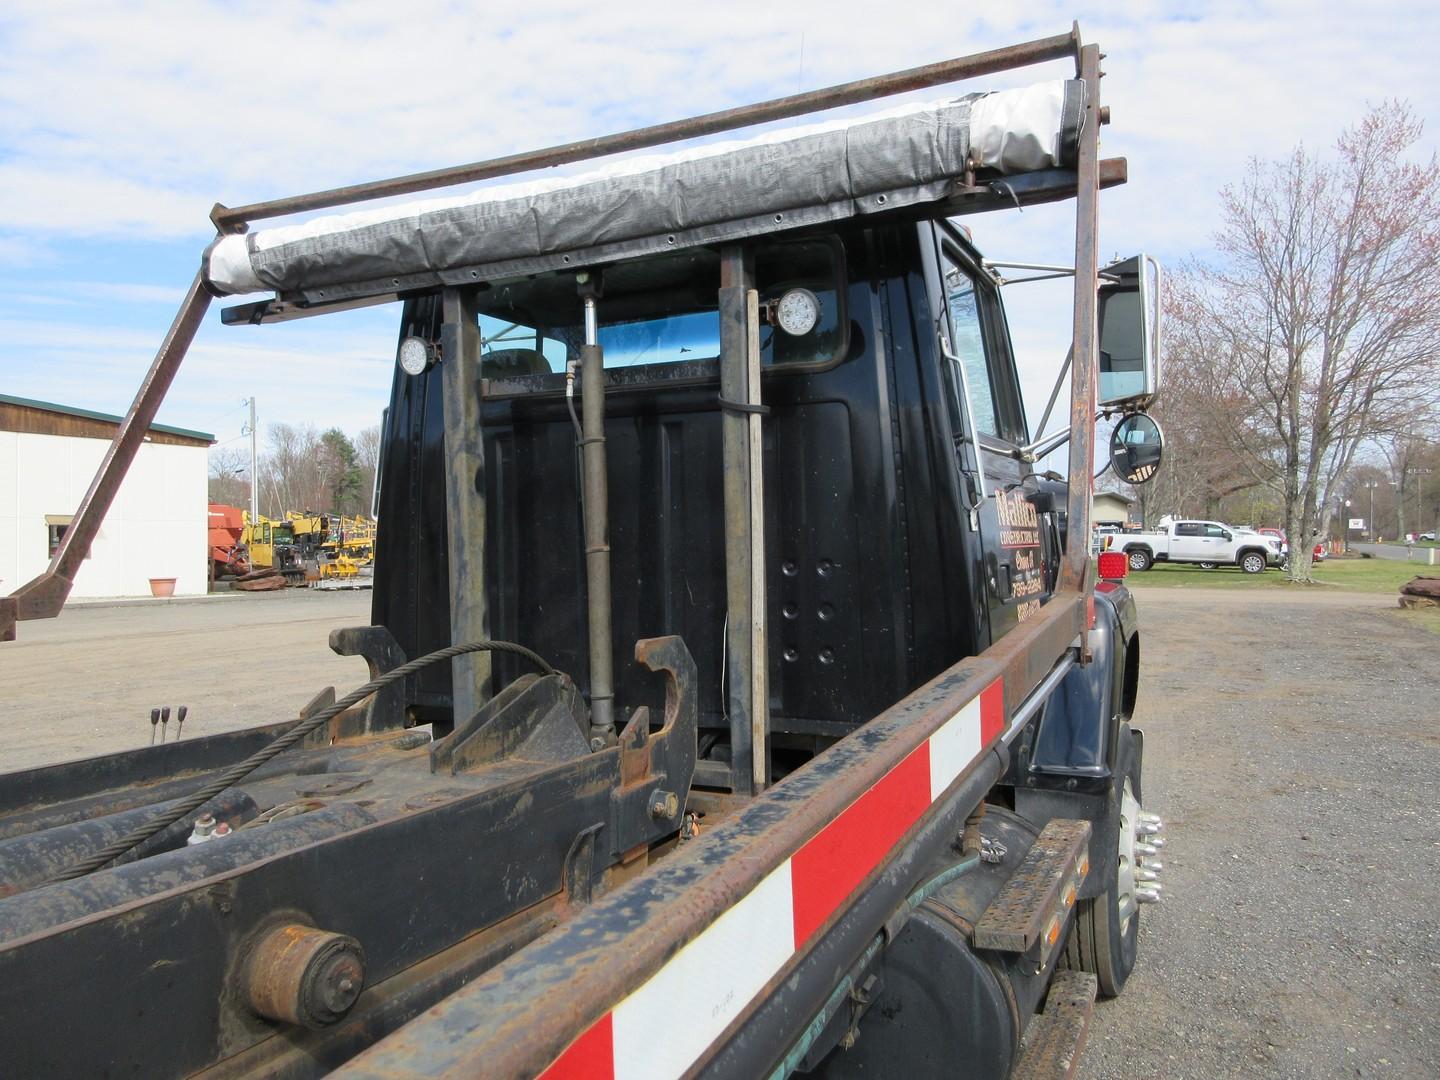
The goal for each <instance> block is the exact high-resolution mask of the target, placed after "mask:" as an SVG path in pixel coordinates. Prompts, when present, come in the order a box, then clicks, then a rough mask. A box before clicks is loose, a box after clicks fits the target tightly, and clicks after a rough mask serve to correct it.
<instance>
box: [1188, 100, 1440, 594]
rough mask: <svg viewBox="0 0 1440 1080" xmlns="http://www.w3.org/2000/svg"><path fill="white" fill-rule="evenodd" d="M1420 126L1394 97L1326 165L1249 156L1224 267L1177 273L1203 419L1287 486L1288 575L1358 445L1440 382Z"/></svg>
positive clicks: (1223, 234) (1297, 570) (1439, 242)
mask: <svg viewBox="0 0 1440 1080" xmlns="http://www.w3.org/2000/svg"><path fill="white" fill-rule="evenodd" d="M1420 130H1421V125H1420V122H1419V121H1418V120H1417V119H1416V118H1415V116H1414V114H1413V113H1412V112H1411V110H1410V108H1409V107H1408V106H1406V105H1404V104H1397V103H1388V104H1386V105H1384V106H1382V107H1379V108H1376V109H1373V110H1372V111H1371V112H1370V113H1369V114H1368V115H1367V116H1366V117H1365V118H1364V119H1363V120H1362V121H1361V122H1360V123H1359V124H1358V125H1357V126H1355V127H1354V128H1351V129H1349V130H1347V131H1345V132H1344V133H1342V135H1341V136H1340V139H1339V141H1338V142H1337V144H1336V156H1335V158H1334V159H1333V160H1330V161H1323V160H1320V159H1317V158H1315V157H1312V156H1311V155H1310V154H1309V153H1307V152H1306V150H1305V149H1304V148H1303V147H1298V148H1296V149H1295V150H1294V151H1293V152H1292V153H1291V154H1290V155H1289V156H1288V157H1287V158H1285V159H1283V160H1279V161H1274V162H1260V161H1253V162H1252V163H1251V165H1250V167H1249V170H1248V172H1247V173H1246V175H1245V177H1244V179H1243V180H1242V181H1241V182H1240V183H1239V184H1237V185H1236V186H1234V187H1230V188H1227V189H1225V191H1224V192H1222V196H1221V197H1222V226H1221V230H1220V232H1219V234H1218V236H1217V246H1218V248H1219V250H1220V252H1221V254H1222V255H1223V256H1224V259H1225V262H1224V264H1223V265H1222V266H1220V267H1206V266H1198V267H1195V268H1194V269H1193V271H1192V273H1190V274H1189V275H1188V276H1187V277H1186V278H1184V279H1183V280H1182V289H1183V300H1182V302H1183V304H1184V305H1185V306H1186V307H1187V309H1188V311H1189V318H1190V322H1191V325H1192V327H1193V328H1195V329H1196V330H1197V332H1202V333H1208V335H1209V340H1208V341H1207V342H1206V343H1205V346H1204V348H1203V349H1202V350H1198V352H1199V353H1200V359H1201V361H1202V362H1201V363H1200V364H1199V369H1200V373H1201V377H1202V378H1203V379H1204V380H1205V382H1206V383H1207V393H1209V394H1210V396H1211V398H1212V400H1213V401H1214V402H1215V408H1214V410H1213V412H1212V418H1213V420H1214V423H1215V425H1216V427H1217V428H1218V429H1221V430H1223V431H1224V432H1225V433H1226V435H1227V437H1228V438H1229V439H1230V440H1232V441H1233V444H1234V446H1235V447H1236V448H1237V449H1238V450H1239V451H1240V453H1239V454H1238V456H1237V462H1238V465H1239V467H1240V468H1242V469H1244V470H1245V471H1247V472H1248V473H1249V474H1250V475H1251V477H1253V479H1255V480H1257V481H1259V482H1261V483H1264V484H1266V485H1268V486H1270V487H1272V488H1273V489H1275V490H1276V491H1277V492H1278V493H1279V494H1280V495H1281V496H1282V497H1283V505H1284V514H1285V529H1286V532H1287V534H1288V535H1289V537H1290V540H1291V543H1290V577H1291V580H1294V581H1309V580H1311V576H1310V575H1311V553H1310V549H1311V545H1310V544H1309V543H1308V542H1307V540H1308V538H1310V537H1312V536H1314V535H1316V534H1318V533H1320V532H1322V531H1323V530H1324V529H1325V528H1326V527H1327V526H1328V523H1329V515H1330V513H1331V510H1332V509H1333V496H1334V495H1335V494H1336V491H1337V483H1338V481H1339V479H1340V477H1341V476H1343V475H1344V473H1345V472H1346V470H1347V469H1348V468H1349V466H1350V464H1351V462H1352V461H1353V460H1354V458H1355V454H1356V452H1357V450H1359V449H1360V448H1361V447H1362V446H1363V445H1365V444H1366V443H1368V442H1369V441H1371V440H1373V439H1374V438H1375V436H1376V435H1377V434H1379V433H1381V432H1384V431H1387V430H1393V429H1394V427H1395V425H1396V422H1397V420H1398V418H1399V417H1400V416H1402V415H1404V414H1408V413H1409V412H1411V411H1413V409H1414V408H1415V404H1416V402H1417V401H1418V400H1421V399H1426V398H1433V396H1434V394H1435V393H1436V391H1437V386H1440V378H1437V373H1440V368H1437V361H1436V355H1435V342H1436V340H1437V331H1440V165H1437V162H1436V160H1435V159H1434V158H1433V157H1432V158H1431V159H1430V160H1428V161H1425V162H1422V163H1419V164H1416V163H1413V162H1410V161H1408V160H1407V159H1406V154H1407V153H1408V151H1409V149H1410V147H1411V146H1412V145H1413V144H1414V143H1415V141H1416V139H1418V138H1419V135H1420Z"/></svg>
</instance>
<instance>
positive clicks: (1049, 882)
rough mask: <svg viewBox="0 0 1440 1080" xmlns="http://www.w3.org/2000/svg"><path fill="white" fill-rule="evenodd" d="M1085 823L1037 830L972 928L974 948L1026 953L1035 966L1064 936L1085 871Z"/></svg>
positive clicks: (1053, 824) (1087, 856)
mask: <svg viewBox="0 0 1440 1080" xmlns="http://www.w3.org/2000/svg"><path fill="white" fill-rule="evenodd" d="M1089 845H1090V823H1089V822H1088V821H1071V820H1068V819H1066V818H1056V819H1055V820H1053V821H1051V822H1050V824H1048V825H1046V826H1045V828H1043V829H1042V830H1040V835H1039V836H1038V837H1036V838H1035V843H1034V844H1032V845H1031V847H1030V850H1029V851H1027V852H1026V853H1025V858H1024V859H1022V860H1021V861H1020V865H1019V867H1017V868H1016V870H1015V872H1014V873H1013V874H1011V875H1010V879H1009V880H1008V881H1006V882H1005V886H1004V888H1002V889H1001V890H1000V892H999V893H998V894H997V895H996V897H995V899H994V900H992V901H990V906H989V907H987V908H986V909H985V913H984V914H983V915H981V916H980V919H979V921H978V922H976V924H975V934H974V941H975V947H976V948H978V949H995V950H997V951H999V952H1012V953H1028V952H1029V951H1030V950H1031V949H1032V948H1034V947H1035V945H1036V944H1037V943H1038V944H1039V945H1040V950H1039V951H1040V957H1039V959H1040V962H1041V963H1042V964H1044V963H1047V962H1048V961H1049V958H1050V954H1051V953H1052V952H1053V951H1054V950H1055V948H1056V946H1058V945H1059V944H1060V940H1061V938H1062V937H1064V934H1065V921H1066V919H1067V918H1068V917H1069V914H1070V910H1071V909H1072V908H1073V907H1074V906H1075V897H1076V894H1077V892H1078V890H1079V888H1080V883H1081V882H1082V881H1084V880H1085V875H1086V873H1088V872H1089V869H1090V854H1089V853H1090V846H1089Z"/></svg>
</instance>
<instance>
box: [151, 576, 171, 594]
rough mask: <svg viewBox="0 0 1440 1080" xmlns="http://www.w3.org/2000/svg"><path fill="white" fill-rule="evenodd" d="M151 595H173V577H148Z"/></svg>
mask: <svg viewBox="0 0 1440 1080" xmlns="http://www.w3.org/2000/svg"><path fill="white" fill-rule="evenodd" d="M150 595H151V596H174V595H175V579H174V578H173V577H152V578H151V579H150Z"/></svg>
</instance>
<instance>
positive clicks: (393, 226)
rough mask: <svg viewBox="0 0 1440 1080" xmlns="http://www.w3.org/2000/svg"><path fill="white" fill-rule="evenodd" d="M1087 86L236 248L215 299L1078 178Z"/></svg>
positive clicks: (453, 280)
mask: <svg viewBox="0 0 1440 1080" xmlns="http://www.w3.org/2000/svg"><path fill="white" fill-rule="evenodd" d="M1084 93H1085V90H1084V84H1083V83H1081V82H1079V81H1078V80H1071V81H1055V82H1048V83H1041V84H1038V85H1036V86H1031V87H1026V88H1025V89H1021V90H1002V91H999V92H996V93H991V94H971V95H968V96H966V97H962V98H952V99H947V100H945V101H939V102H925V103H919V104H911V105H905V106H902V107H900V108H897V109H891V110H888V111H886V112H882V113H878V114H871V115H868V116H863V117H859V118H850V119H845V120H841V121H835V122H830V123H825V124H818V125H812V126H807V127H798V128H786V129H782V130H778V131H773V132H768V133H766V134H764V135H761V136H759V137H757V138H752V139H748V140H745V141H743V142H734V141H731V142H720V143H712V144H708V145H703V146H699V147H695V148H691V149H687V150H685V151H682V152H678V153H673V154H668V155H664V156H647V157H638V158H632V159H628V160H622V161H620V162H617V163H615V164H612V165H610V166H608V167H606V168H603V169H600V170H597V171H593V172H588V173H584V174H580V175H575V176H564V177H552V178H549V179H545V180H539V181H532V182H529V183H520V184H506V185H503V186H491V187H485V188H481V189H478V190H475V191H472V192H469V193H467V194H465V195H463V196H459V197H456V198H449V199H429V200H425V201H423V202H413V203H407V204H403V205H392V206H383V207H379V208H377V209H374V210H367V211H362V212H358V213H350V214H336V215H330V216H326V217H320V218H315V219H314V220H311V221H308V222H304V223H303V224H299V225H288V226H280V227H277V228H272V229H262V230H260V231H258V232H253V233H249V234H245V235H238V236H226V237H224V238H222V239H221V240H219V241H217V242H216V243H215V244H213V245H212V246H211V248H210V250H209V251H208V252H207V254H206V259H205V273H206V278H207V280H208V282H209V284H210V285H211V286H212V287H213V288H214V289H215V290H216V291H217V292H219V293H222V294H235V293H250V292H260V291H265V290H271V289H273V290H275V291H276V292H278V293H280V294H282V295H286V296H292V297H303V298H304V299H307V300H309V301H311V302H314V301H335V300H343V299H347V298H351V297H356V296H365V295H374V294H377V293H386V292H394V291H396V290H400V289H415V288H423V287H426V286H430V285H436V284H441V283H444V284H463V283H467V282H474V281H481V280H491V281H493V280H497V279H501V278H506V277H513V276H518V275H522V274H530V273H536V272H538V271H541V270H550V269H557V268H562V267H566V266H575V267H577V268H578V267H580V266H583V265H586V264H588V263H594V262H602V261H608V260H613V259H619V258H629V257H634V256H636V255H644V254H653V253H656V252H660V251H666V250H671V251H674V250H678V249H681V248H685V247H692V246H695V245H698V244H713V243H718V242H721V241H732V240H737V239H740V238H743V237H747V236H755V235H759V234H763V233H768V232H775V231H778V230H781V229H792V228H796V227H798V226H801V225H807V224H813V223H816V222H821V221H833V220H838V219H840V218H846V217H851V216H853V215H856V214H861V213H872V212H876V211H886V210H892V209H895V208H897V207H901V206H907V205H911V204H914V203H919V202H927V201H933V200H936V199H939V198H942V197H943V196H944V195H945V194H946V193H947V192H948V191H949V190H950V188H951V186H952V183H953V180H954V178H955V177H957V176H960V175H961V174H963V173H964V171H965V168H966V164H967V161H968V160H969V159H970V157H971V154H972V151H973V155H974V164H975V166H976V167H977V168H985V169H993V170H996V171H998V172H1000V173H1002V174H1014V173H1021V172H1032V171H1036V170H1040V169H1050V168H1057V167H1065V166H1069V165H1072V164H1073V162H1074V156H1075V146H1076V144H1077V138H1078V134H1079V129H1080V123H1081V119H1082V117H1083V116H1084Z"/></svg>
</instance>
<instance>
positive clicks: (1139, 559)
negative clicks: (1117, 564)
mask: <svg viewBox="0 0 1440 1080" xmlns="http://www.w3.org/2000/svg"><path fill="white" fill-rule="evenodd" d="M1125 558H1126V560H1127V561H1128V562H1129V564H1130V569H1131V570H1135V571H1137V572H1138V571H1141V570H1149V569H1150V564H1151V563H1153V562H1154V561H1155V560H1154V559H1152V558H1151V557H1150V552H1148V551H1146V550H1145V549H1144V548H1131V549H1130V550H1129V551H1127V552H1126V553H1125Z"/></svg>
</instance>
